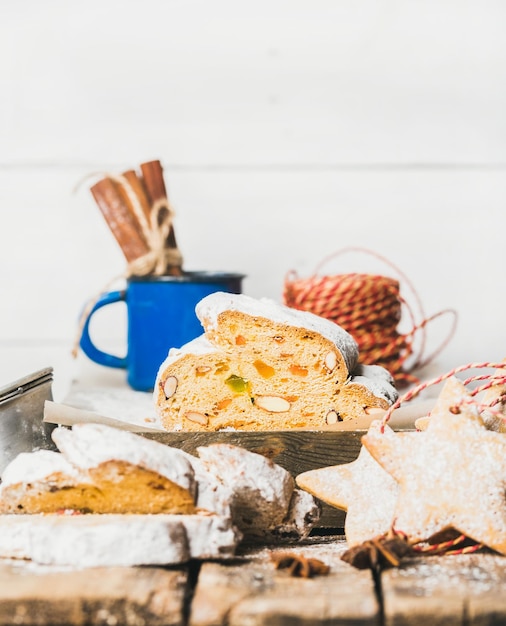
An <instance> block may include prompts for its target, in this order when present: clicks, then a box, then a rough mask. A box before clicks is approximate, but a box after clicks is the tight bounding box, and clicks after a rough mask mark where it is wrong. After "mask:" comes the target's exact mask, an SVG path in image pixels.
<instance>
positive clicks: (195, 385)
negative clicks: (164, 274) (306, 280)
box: [154, 292, 397, 431]
mask: <svg viewBox="0 0 506 626" xmlns="http://www.w3.org/2000/svg"><path fill="white" fill-rule="evenodd" d="M196 313H197V316H198V318H199V320H200V321H201V323H202V326H203V328H204V334H203V335H202V336H200V337H198V338H197V339H195V340H193V341H191V342H189V343H188V344H186V345H184V346H183V347H181V348H180V349H174V348H173V349H171V350H170V351H169V354H168V357H167V359H166V360H165V361H164V362H163V363H162V365H161V367H160V369H159V371H158V375H157V380H156V384H155V391H154V401H155V406H156V410H157V412H158V414H159V415H160V417H161V421H162V424H163V426H164V428H166V429H167V430H189V431H192V430H220V429H225V428H234V429H238V430H285V429H289V428H297V427H299V428H313V429H318V428H321V427H322V426H324V425H325V424H335V423H336V422H338V421H343V420H346V419H350V418H358V417H362V416H364V415H366V414H370V413H373V412H375V410H386V409H387V408H388V407H389V406H390V405H391V404H392V403H393V402H394V401H395V400H396V398H397V392H396V390H395V388H394V386H393V379H392V377H391V375H390V374H389V373H388V372H387V371H386V370H385V369H384V368H382V367H379V366H375V365H372V366H370V365H368V366H362V365H359V364H358V357H359V354H358V346H357V343H356V342H355V340H354V339H353V338H352V336H351V335H350V334H349V333H347V332H346V331H345V330H344V329H343V328H341V327H340V326H338V325H337V324H335V323H334V322H332V321H330V320H327V319H324V318H321V317H319V316H317V315H314V314H312V313H309V312H306V311H299V310H296V309H291V308H289V307H286V306H284V305H281V304H277V303H275V302H273V301H271V300H267V299H261V300H256V299H254V298H251V297H249V296H246V295H243V294H239V295H237V294H228V293H222V292H218V293H214V294H211V295H209V296H206V297H205V298H204V299H203V300H201V301H200V302H199V303H198V305H197V307H196Z"/></svg>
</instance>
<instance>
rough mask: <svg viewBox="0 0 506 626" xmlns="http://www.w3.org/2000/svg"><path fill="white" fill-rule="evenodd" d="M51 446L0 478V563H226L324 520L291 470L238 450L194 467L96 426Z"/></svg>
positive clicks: (203, 456) (219, 452)
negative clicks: (253, 545)
mask: <svg viewBox="0 0 506 626" xmlns="http://www.w3.org/2000/svg"><path fill="white" fill-rule="evenodd" d="M52 437H53V439H54V441H55V443H56V444H57V446H58V448H59V450H60V451H59V452H53V451H49V450H38V451H35V452H31V453H21V454H19V455H18V456H17V457H16V458H15V459H14V460H13V461H11V463H9V465H8V466H7V467H6V468H5V470H4V472H3V474H2V482H1V483H0V557H9V558H28V559H33V560H38V561H39V562H43V563H58V564H70V565H81V566H98V565H135V564H137V565H138V564H144V565H146V564H157V563H176V562H183V561H185V560H188V559H189V558H226V557H230V556H232V555H233V554H234V553H235V548H236V547H237V545H238V544H239V542H240V541H241V540H242V539H243V538H246V537H250V538H252V539H255V538H262V539H263V540H269V539H273V540H278V539H285V538H289V539H294V538H295V539H300V538H303V537H305V536H307V535H308V534H309V532H310V531H311V529H312V527H313V526H314V524H315V523H316V521H317V520H318V518H319V514H320V507H319V505H318V504H317V502H316V500H315V499H314V498H313V497H312V496H310V495H309V494H306V493H305V492H303V491H301V490H299V489H297V488H296V486H295V481H294V479H293V478H292V476H291V475H290V474H289V472H287V471H286V470H285V469H283V468H282V467H280V466H279V465H277V464H275V463H273V462H272V461H271V460H270V459H267V458H265V457H263V456H262V455H260V454H256V453H254V452H249V451H247V450H245V449H243V448H241V447H238V446H231V445H227V444H214V445H211V446H203V447H200V448H199V449H198V454H199V456H198V457H197V456H193V455H191V454H188V453H186V452H184V451H182V450H179V449H176V448H172V447H169V446H166V445H164V444H162V443H159V442H156V441H152V440H150V439H148V438H145V437H142V436H140V435H136V434H134V433H130V432H127V431H122V430H117V429H116V428H112V427H110V426H105V425H102V424H91V423H90V424H76V425H74V427H73V428H72V429H71V430H70V429H67V428H64V427H59V428H57V429H55V430H54V431H53V433H52ZM16 520H17V521H16ZM58 529H60V531H59V532H56V531H58ZM136 529H137V530H136ZM139 529H142V532H140V530H139ZM136 533H139V534H138V537H139V541H138V542H137V543H136V544H135V546H132V547H129V543H130V542H131V541H133V537H134V536H135V534H136ZM78 536H81V537H82V542H81V543H80V546H77V547H75V546H74V545H73V542H74V541H75V539H76V537H78ZM83 542H84V544H85V545H86V546H87V548H86V549H84V548H83ZM139 542H141V543H140V544H139ZM174 544H177V545H174ZM51 546H53V549H52V548H51Z"/></svg>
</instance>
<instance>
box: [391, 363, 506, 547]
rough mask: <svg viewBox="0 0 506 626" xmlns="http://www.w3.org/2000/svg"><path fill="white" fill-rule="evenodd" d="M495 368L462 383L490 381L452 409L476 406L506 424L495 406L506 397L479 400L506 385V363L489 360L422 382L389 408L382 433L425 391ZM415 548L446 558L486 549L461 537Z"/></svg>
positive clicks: (503, 401) (457, 411)
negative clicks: (468, 372)
mask: <svg viewBox="0 0 506 626" xmlns="http://www.w3.org/2000/svg"><path fill="white" fill-rule="evenodd" d="M482 368H487V369H494V370H495V373H494V374H491V373H485V374H479V375H473V376H469V377H468V378H466V379H465V380H463V381H462V383H463V384H464V385H465V386H466V387H467V386H468V385H470V384H471V383H473V382H477V381H482V380H487V382H486V383H484V384H482V385H477V386H476V387H475V388H474V389H471V390H470V391H469V396H470V397H468V398H462V400H461V401H460V402H459V403H457V404H456V405H455V406H453V407H451V408H450V411H451V412H452V413H455V414H458V413H460V407H461V406H464V405H470V404H471V405H474V406H475V407H476V409H477V410H478V411H479V412H480V413H481V412H483V411H488V412H489V413H491V414H493V415H496V416H497V417H500V418H501V419H503V420H505V421H506V417H505V415H504V413H503V412H502V411H501V410H500V409H495V408H494V407H495V406H496V405H497V404H504V403H505V402H506V394H499V395H498V397H496V398H494V399H493V400H491V401H490V402H489V403H481V402H478V401H477V400H476V396H477V395H478V394H480V393H481V392H483V391H486V390H487V389H490V388H491V387H493V386H495V385H505V384H506V362H504V361H503V362H501V363H493V362H489V361H483V362H479V363H467V364H466V365H461V366H459V367H455V368H454V369H452V370H450V371H449V372H446V373H444V374H441V375H440V376H437V377H436V378H433V379H431V380H428V381H425V382H423V383H420V384H419V385H417V386H416V387H414V388H412V389H410V390H409V391H407V392H406V393H405V394H404V395H403V396H400V397H399V398H398V399H397V401H396V402H395V403H394V404H393V405H392V406H391V407H390V408H389V409H388V411H387V412H386V413H385V415H384V417H383V419H382V421H381V422H382V423H381V432H384V430H385V425H386V424H387V422H388V421H389V420H390V418H391V416H392V413H393V412H394V411H395V410H396V409H398V408H399V407H400V406H401V404H404V403H406V402H409V401H410V400H412V399H413V398H415V397H416V396H418V395H419V394H420V393H421V392H422V391H425V390H426V389H427V388H428V387H432V386H434V385H439V384H440V383H442V382H443V381H445V380H447V379H448V378H451V377H453V376H455V375H456V374H460V373H461V372H464V371H466V370H471V369H482ZM393 533H394V534H398V535H399V536H403V537H405V535H404V533H403V532H402V531H400V530H393ZM412 548H413V549H414V550H415V551H416V552H419V553H420V554H429V555H442V554H469V553H472V552H476V551H477V550H480V549H481V548H483V544H481V543H479V542H476V541H474V540H473V539H470V538H469V537H467V535H464V534H459V535H458V536H457V537H455V538H454V539H451V540H448V541H443V542H439V543H434V544H431V543H428V542H427V541H420V542H417V543H415V544H414V545H412Z"/></svg>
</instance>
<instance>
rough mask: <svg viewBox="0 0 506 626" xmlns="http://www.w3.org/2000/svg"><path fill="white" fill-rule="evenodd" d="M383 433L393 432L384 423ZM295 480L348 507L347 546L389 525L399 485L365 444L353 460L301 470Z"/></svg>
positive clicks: (388, 527) (369, 536)
mask: <svg viewBox="0 0 506 626" xmlns="http://www.w3.org/2000/svg"><path fill="white" fill-rule="evenodd" d="M378 424H379V422H375V426H374V428H378ZM383 436H385V437H386V438H389V437H391V436H394V432H393V430H391V429H390V428H389V427H388V426H387V427H386V428H385V434H384V435H383ZM296 482H297V485H298V486H299V487H300V488H301V489H304V490H305V491H309V493H311V494H313V495H314V496H316V497H317V498H319V499H320V500H323V502H326V503H327V504H330V505H331V506H334V507H336V508H339V509H344V510H345V511H347V514H346V520H345V528H344V531H345V535H346V540H347V542H348V544H349V545H350V546H353V545H356V544H360V543H362V542H363V541H367V540H369V539H372V538H373V537H376V536H377V535H382V534H383V533H386V532H387V531H389V530H390V528H391V527H392V522H393V515H394V509H395V503H396V500H397V492H398V485H397V483H396V481H395V480H394V479H393V478H392V477H391V476H390V475H389V474H388V473H387V472H386V471H385V470H384V469H383V468H382V467H381V466H380V465H379V464H378V463H377V462H376V461H375V460H374V459H373V458H372V456H371V455H370V454H369V452H368V451H367V449H366V448H365V447H364V446H362V448H361V450H360V454H359V455H358V457H357V459H356V460H355V461H353V462H352V463H346V464H344V465H333V466H330V467H323V468H321V469H316V470H310V471H308V472H304V473H303V474H299V475H298V476H297V478H296Z"/></svg>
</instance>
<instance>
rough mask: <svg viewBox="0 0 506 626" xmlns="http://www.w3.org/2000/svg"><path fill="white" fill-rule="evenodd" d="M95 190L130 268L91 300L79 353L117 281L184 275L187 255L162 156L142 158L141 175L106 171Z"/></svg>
mask: <svg viewBox="0 0 506 626" xmlns="http://www.w3.org/2000/svg"><path fill="white" fill-rule="evenodd" d="M90 191H91V193H92V195H93V197H94V199H95V201H96V203H97V205H98V207H99V209H100V211H101V213H102V215H103V217H104V219H105V221H106V222H107V225H108V226H109V228H110V230H111V232H112V234H113V235H114V237H115V239H116V241H117V243H118V244H119V246H120V248H121V251H122V252H123V255H124V256H125V259H126V261H127V267H126V269H125V271H124V272H123V273H122V274H120V275H119V276H116V277H114V278H113V279H112V280H111V281H109V282H108V283H107V285H106V286H105V287H104V288H103V289H102V291H100V293H98V294H97V295H95V296H94V297H92V298H90V299H89V300H88V302H87V303H86V305H85V307H84V309H83V311H82V313H81V315H80V318H79V323H78V328H77V333H76V337H75V340H74V344H73V348H72V355H73V357H74V358H75V357H77V354H78V351H79V344H80V341H81V336H82V332H83V328H84V324H85V321H86V319H87V317H88V315H89V314H90V312H91V310H92V309H93V307H94V306H95V304H96V303H97V302H98V300H99V299H100V296H101V295H102V294H103V293H104V292H105V291H107V290H108V289H109V288H110V286H111V285H112V284H113V283H115V282H116V281H117V280H119V279H127V278H130V277H131V276H150V275H151V276H163V275H169V276H181V275H182V274H183V269H182V265H183V257H182V254H181V252H180V251H179V248H178V246H177V243H176V236H175V232H174V224H173V218H174V211H173V209H172V207H171V205H170V203H169V200H168V197H167V190H166V187H165V181H164V177H163V169H162V165H161V163H160V161H158V160H155V161H148V162H146V163H141V165H140V174H138V173H137V172H136V171H135V170H128V171H126V172H123V173H122V174H113V173H102V178H101V179H100V180H99V181H98V182H97V183H95V184H94V185H93V186H92V187H91V188H90Z"/></svg>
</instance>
